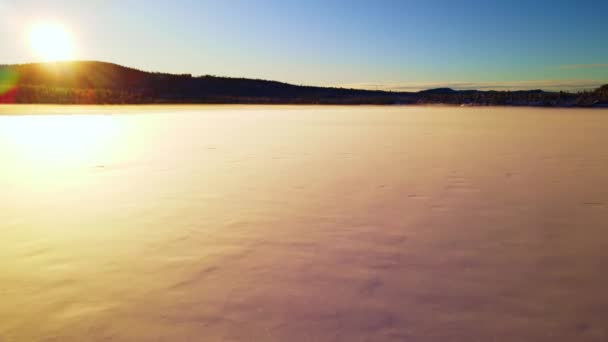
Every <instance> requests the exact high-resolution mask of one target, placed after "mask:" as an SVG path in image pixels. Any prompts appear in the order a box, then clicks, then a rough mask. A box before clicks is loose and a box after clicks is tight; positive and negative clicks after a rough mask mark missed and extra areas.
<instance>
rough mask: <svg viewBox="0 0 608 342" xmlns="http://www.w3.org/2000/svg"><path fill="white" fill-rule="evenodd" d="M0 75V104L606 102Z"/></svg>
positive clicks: (584, 96)
mask: <svg viewBox="0 0 608 342" xmlns="http://www.w3.org/2000/svg"><path fill="white" fill-rule="evenodd" d="M0 76H1V77H0V104H2V103H4V104H49V105H50V104H57V105H87V104H88V105H163V104H166V105H176V104H181V105H196V104H199V105H205V104H218V105H227V104H234V105H255V104H260V105H451V106H460V105H462V106H471V107H475V106H510V107H564V108H571V107H600V108H603V107H608V85H604V86H602V87H600V88H598V89H595V90H593V91H584V92H579V93H570V92H547V91H543V90H540V89H536V90H519V91H481V90H454V89H451V88H436V89H429V90H423V91H419V92H390V91H381V90H362V89H348V88H335V87H334V88H332V87H315V86H299V85H293V84H288V83H282V82H277V81H268V80H260V79H247V78H229V77H218V76H210V75H207V76H198V77H194V76H192V75H190V74H183V75H175V74H165V73H153V72H146V71H141V70H137V69H133V68H127V67H124V66H120V65H117V64H112V63H105V62H96V61H81V62H57V63H32V64H18V65H0Z"/></svg>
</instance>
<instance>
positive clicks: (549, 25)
mask: <svg viewBox="0 0 608 342" xmlns="http://www.w3.org/2000/svg"><path fill="white" fill-rule="evenodd" d="M48 20H53V21H58V22H61V23H62V24H63V25H64V26H65V27H67V28H69V30H70V31H71V32H72V35H73V36H74V39H75V41H76V55H75V58H76V59H86V60H102V61H109V62H115V63H118V64H122V65H127V66H131V67H137V68H140V69H144V70H150V71H163V72H175V73H192V74H194V75H201V74H213V75H222V76H243V77H255V78H264V79H274V80H280V81H286V82H291V83H296V84H313V85H337V86H357V87H367V88H376V87H377V88H384V89H387V88H388V89H395V90H397V89H403V90H413V89H417V88H427V87H434V86H452V87H454V88H459V89H467V88H480V89H488V88H495V89H503V88H545V89H555V88H563V89H575V88H581V87H582V88H586V87H593V86H596V85H598V84H600V83H608V1H607V0H578V1H574V0H569V1H562V0H551V1H535V0H527V1H523V0H502V1H498V0H460V1H452V0H420V1H418V0H411V1H408V0H401V1H398V0H394V1H392V0H386V1H381V0H367V1H363V0H343V1H337V0H336V1H334V0H306V1H304V0H302V1H290V0H259V1H254V0H240V1H239V0H215V1H206V0H173V1H155V0H147V1H140V0H120V1H119V0H103V1H101V0H89V1H85V0H55V1H53V0H45V1H34V0H0V42H1V49H0V64H9V63H23V62H31V61H36V56H35V55H34V54H33V52H32V51H31V50H32V49H31V47H30V46H28V42H27V38H26V36H27V32H28V28H29V27H31V26H32V25H35V23H36V22H40V21H48Z"/></svg>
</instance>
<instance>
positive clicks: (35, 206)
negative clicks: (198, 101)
mask: <svg viewBox="0 0 608 342" xmlns="http://www.w3.org/2000/svg"><path fill="white" fill-rule="evenodd" d="M0 114H17V115H0V168H1V170H0V189H1V190H0V234H1V239H0V341H2V342H5V341H30V340H41V341H97V340H100V341H104V340H108V341H110V340H111V341H144V340H147V341H606V340H608V324H607V323H608V294H607V293H606V288H607V286H608V275H606V273H605V266H606V265H608V149H607V148H606V147H607V146H608V111H606V110H581V109H536V108H458V107H371V106H362V107H339V106H335V107H334V106H327V107H317V106H158V107H153V106H149V107H78V106H70V107H61V106H2V107H0ZM26 114H35V115H26ZM43 114H48V115H43ZM76 114H86V115H76ZM602 266H603V267H602Z"/></svg>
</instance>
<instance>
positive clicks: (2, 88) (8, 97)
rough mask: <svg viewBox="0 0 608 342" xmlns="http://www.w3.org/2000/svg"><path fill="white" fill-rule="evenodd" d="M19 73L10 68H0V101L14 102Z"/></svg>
mask: <svg viewBox="0 0 608 342" xmlns="http://www.w3.org/2000/svg"><path fill="white" fill-rule="evenodd" d="M18 82H19V74H18V73H17V72H16V71H13V70H10V69H0V103H14V102H15V99H16V97H17V83H18Z"/></svg>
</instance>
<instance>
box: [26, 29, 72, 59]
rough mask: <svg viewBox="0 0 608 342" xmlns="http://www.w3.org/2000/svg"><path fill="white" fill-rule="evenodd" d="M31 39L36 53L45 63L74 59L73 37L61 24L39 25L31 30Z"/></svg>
mask: <svg viewBox="0 0 608 342" xmlns="http://www.w3.org/2000/svg"><path fill="white" fill-rule="evenodd" d="M29 38H30V45H31V47H32V49H33V50H34V53H35V54H36V55H37V57H38V58H40V59H42V60H43V61H45V62H55V61H61V60H69V59H73V58H74V42H73V40H72V36H71V34H70V32H69V31H68V30H67V29H66V28H65V27H63V26H62V25H61V24H58V23H52V22H44V23H38V24H36V25H34V26H32V28H31V29H30V32H29Z"/></svg>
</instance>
